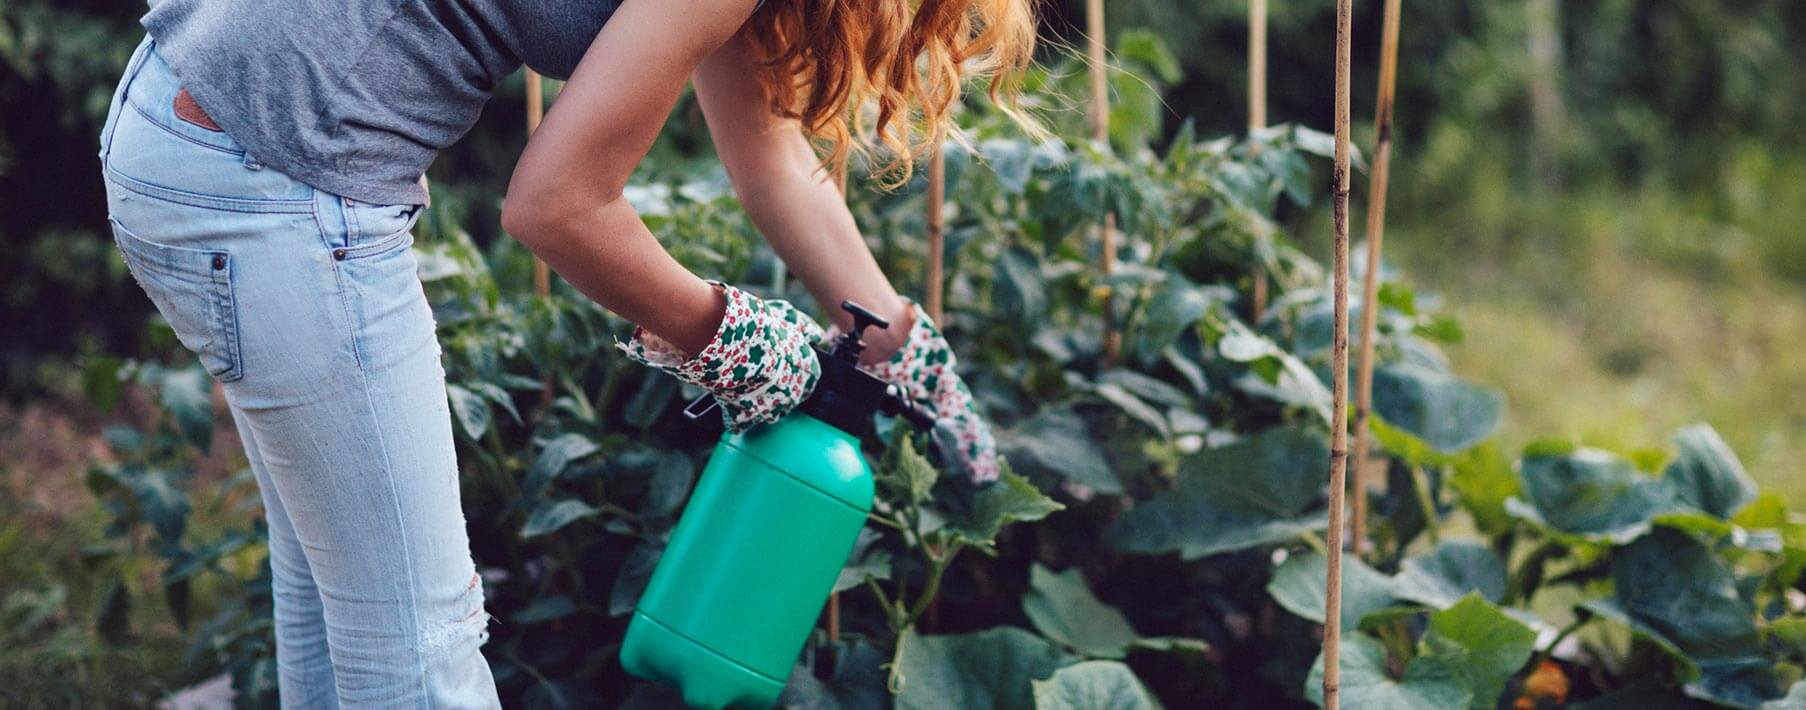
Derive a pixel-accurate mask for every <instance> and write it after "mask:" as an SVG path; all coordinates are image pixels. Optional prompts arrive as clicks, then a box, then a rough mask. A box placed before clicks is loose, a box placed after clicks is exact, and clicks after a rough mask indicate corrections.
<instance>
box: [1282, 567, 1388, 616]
mask: <svg viewBox="0 0 1806 710" xmlns="http://www.w3.org/2000/svg"><path fill="white" fill-rule="evenodd" d="M1328 583H1329V560H1328V559H1326V558H1324V556H1323V555H1322V554H1320V553H1316V552H1312V553H1308V554H1303V555H1293V556H1291V557H1290V558H1288V559H1286V561H1285V562H1282V563H1280V565H1279V568H1278V569H1276V570H1274V571H1273V579H1272V580H1271V581H1269V582H1268V583H1267V593H1268V594H1270V595H1272V596H1273V601H1276V602H1279V605H1280V606H1282V607H1285V609H1286V611H1289V612H1292V613H1293V614H1297V615H1299V616H1301V617H1304V618H1306V619H1309V620H1311V621H1315V622H1317V623H1319V624H1321V623H1323V622H1324V601H1325V597H1326V596H1327V591H1326V589H1325V587H1327V586H1328ZM1389 606H1392V579H1391V578H1390V577H1387V576H1386V575H1384V574H1380V573H1379V572H1377V571H1374V569H1373V568H1372V567H1368V566H1367V563H1365V562H1362V561H1361V560H1360V558H1358V557H1354V556H1352V555H1349V556H1344V557H1343V558H1342V628H1343V629H1354V628H1356V627H1358V626H1360V624H1361V617H1363V616H1366V615H1368V614H1370V613H1372V612H1376V611H1379V610H1381V609H1385V608H1387V607H1389Z"/></svg>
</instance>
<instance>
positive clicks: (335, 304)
mask: <svg viewBox="0 0 1806 710" xmlns="http://www.w3.org/2000/svg"><path fill="white" fill-rule="evenodd" d="M1029 2H1030V0H920V1H919V2H918V1H917V0H762V2H759V0H627V1H626V2H616V1H615V0H590V1H585V0H380V1H377V0H364V1H357V0H312V1H310V2H260V1H258V0H161V1H160V2H156V3H153V7H152V9H151V11H150V13H149V14H148V15H146V16H145V18H144V25H145V27H146V28H147V30H148V31H149V35H150V36H149V38H147V39H146V40H145V42H144V43H143V44H142V45H141V46H140V47H139V48H138V51H137V52H136V53H135V54H134V55H133V57H132V60H131V63H130V65H129V66H128V67H127V69H126V73H125V76H124V79H123V80H122V81H121V82H120V84H119V88H118V91H117V93H116V94H115V96H114V99H113V106H112V112H111V115H110V116H109V118H108V120H107V125H106V128H105V129H104V132H103V134H102V136H101V159H102V165H103V171H104V173H105V177H106V181H107V188H108V208H109V211H110V216H111V218H112V222H113V226H114V231H115V238H116V241H117V242H118V244H119V247H120V250H121V251H122V252H123V253H124V256H125V259H126V263H127V264H128V265H129V266H130V268H131V270H132V273H133V274H134V275H135V276H136V277H137V279H138V280H139V282H140V284H141V285H142V286H143V287H144V289H145V291H146V293H148V294H149V296H150V297H151V300H152V301H153V302H155V304H156V306H157V308H158V310H159V311H161V312H162V314H163V316H164V317H165V319H167V320H168V322H169V324H170V325H171V327H172V328H173V329H174V330H175V332H176V334H177V336H178V337H179V338H180V339H181V341H182V343H183V344H184V345H185V346H187V347H188V348H189V349H191V350H193V351H194V352H195V353H196V355H197V356H199V358H200V360H201V361H202V363H204V364H205V366H206V368H207V370H208V371H209V372H210V373H212V375H213V376H214V377H215V378H217V379H218V380H219V381H220V382H222V383H223V384H224V389H225V393H226V398H227V401H228V403H229V404H230V405H231V410H232V416H233V418H234V420H235V421H236V423H237V426H238V430H239V433H240V434H241V436H242V438H243V439H244V445H245V453H246V455H247V456H248V457H249V460H250V465H251V468H252V470H253V471H254V473H255V474H256V477H257V482H258V485H259V486H260V488H261V490H262V493H263V502H264V506H265V510H266V513H267V516H268V520H269V530H270V560H271V565H272V567H273V570H274V576H275V582H274V584H275V601H276V609H275V615H276V638H277V662H278V668H279V674H280V689H281V695H282V701H283V705H284V706H288V707H310V708H312V707H334V706H338V705H345V706H356V707H374V706H384V707H388V706H410V707H466V706H494V705H496V703H497V701H496V692H495V685H494V682H493V680H492V679H491V677H490V674H489V669H488V665H487V664H486V663H485V662H484V660H483V657H482V655H481V653H480V651H479V647H480V646H481V644H482V643H483V641H484V639H485V638H486V632H485V630H484V628H485V625H486V623H487V619H488V617H487V615H486V614H485V613H484V611H483V591H482V586H481V583H480V579H479V578H478V577H477V575H476V570H475V569H474V566H473V564H472V561H471V558H470V552H469V541H468V538H467V537H466V533H465V529H464V517H463V515H462V513H461V511H460V508H459V499H458V469H457V461H456V460H455V456H454V451H453V447H452V432H451V422H450V416H449V414H448V411H447V405H446V396H445V383H444V373H443V371H442V370H441V369H440V363H439V348H438V345H437V343H436V342H435V340H434V333H433V319H432V313H431V312H430V310H429V309H428V307H427V303H426V300H425V299H424V297H423V295H422V292H421V288H420V283H419V281H418V279H417V278H416V275H415V262H414V259H413V257H412V256H411V254H410V252H409V251H408V246H409V244H410V237H409V230H410V228H411V227H412V226H413V224H414V220H415V218H416V217H417V215H418V212H419V210H420V208H421V206H422V204H423V203H424V202H425V200H426V191H425V189H424V179H423V177H422V175H423V173H424V171H425V170H426V167H427V165H428V164H429V163H430V162H431V161H432V159H433V155H434V153H435V151H437V150H438V149H440V148H443V147H445V146H447V145H449V144H451V143H452V142H454V141H456V140H457V139H458V137H459V136H461V135H463V133H464V132H465V131H466V130H468V129H469V128H470V126H471V124H472V123H473V122H474V121H475V120H476V117H477V114H478V112H479V111H480V110H481V109H482V107H483V104H484V102H485V101H486V100H487V99H488V97H489V95H490V92H491V91H492V90H493V88H494V87H495V86H496V84H497V83H498V82H500V81H501V80H502V79H503V77H505V76H507V75H508V74H509V73H511V72H513V71H515V69H516V68H517V67H518V66H519V65H520V64H521V63H523V62H524V63H526V64H527V65H529V66H532V67H533V68H535V69H537V70H539V71H540V72H542V73H545V74H548V75H551V76H555V77H569V83H568V84H567V85H566V86H565V88H564V90H563V91H562V92H561V93H560V95H559V98H558V101H557V104H556V106H555V107H554V108H553V109H552V110H551V112H550V114H549V115H548V116H547V118H546V120H545V123H544V125H543V126H541V128H540V130H539V131H538V132H537V134H536V135H535V136H534V137H533V139H532V141H531V142H530V143H529V144H528V146H527V149H526V152H525V153H524V154H523V155H522V156H521V159H520V162H519V165H518V167H517V168H516V170H515V174H514V176H513V180H512V182H511V184H510V185H509V189H508V194H507V197H506V200H505V201H504V206H503V210H502V222H503V226H504V227H505V228H506V229H507V231H508V232H509V233H510V234H512V235H514V237H516V238H517V239H519V240H520V241H521V242H522V243H523V244H525V245H526V246H527V247H528V248H529V249H531V250H532V251H533V252H534V253H536V254H538V255H539V256H540V257H542V258H543V259H545V261H546V262H547V263H549V264H550V265H551V266H552V268H553V269H554V270H556V271H557V272H558V273H559V274H560V275H561V276H563V277H564V278H565V279H566V280H568V281H569V282H570V283H571V284H573V285H574V286H576V287H577V288H578V289H579V290H581V291H582V292H583V293H585V294H587V295H588V296H589V297H591V298H593V299H595V300H596V302H597V303H600V304H601V305H603V306H605V307H607V308H609V309H611V310H613V311H614V312H616V313H618V314H620V315H622V316H623V317H625V318H627V319H629V320H631V321H633V322H634V323H636V324H638V325H639V326H640V328H639V329H638V330H637V331H636V332H635V334H634V337H633V339H632V341H631V342H629V343H626V344H624V346H623V349H624V350H625V351H627V353H628V355H629V356H630V357H633V358H635V359H638V360H640V361H642V362H645V363H648V364H651V365H654V366H657V367H660V368H663V369H666V370H668V371H670V372H671V373H673V374H675V375H676V376H678V377H680V378H683V379H685V380H686V381H689V382H692V383H695V384H698V385H701V386H703V387H704V388H706V389H708V390H710V391H712V392H713V393H714V394H715V395H716V397H717V399H718V400H720V401H721V402H722V404H723V405H724V411H725V412H726V413H727V416H728V419H729V424H730V426H733V427H736V428H744V427H748V426H753V425H756V424H757V423H759V422H764V421H770V420H772V419H775V418H777V417H778V416H781V415H782V414H783V413H784V412H786V411H788V410H789V409H790V408H791V407H792V406H794V405H795V404H797V403H799V402H800V401H801V399H802V398H803V397H805V396H806V395H807V394H808V392H809V388H810V387H811V386H813V384H814V381H815V378H816V374H817V372H818V370H817V367H818V366H817V363H816V361H815V359H814V357H813V355H812V353H810V351H809V350H808V343H809V342H810V341H811V339H813V338H815V337H818V336H819V329H818V328H817V327H816V326H815V324H814V323H813V322H811V321H809V320H808V319H807V318H806V317H803V316H801V315H800V314H799V313H798V312H797V311H796V310H795V309H793V308H791V307H790V306H789V305H788V304H785V303H783V302H779V301H762V300H760V299H758V298H756V297H754V296H752V295H750V294H748V293H746V292H744V291H740V290H738V289H735V288H733V287H731V286H727V285H724V284H719V283H711V282H706V281H703V280H702V279H700V278H698V277H696V276H695V275H692V274H691V273H689V272H688V271H686V270H684V269H683V268H682V267H681V266H679V265H678V264H677V262H676V261H674V260H673V259H672V258H671V257H670V256H669V255H668V254H667V253H666V252H665V251H664V249H662V248H661V247H660V246H659V243H658V241H657V240H656V238H655V237H654V235H653V234H651V233H650V232H649V231H648V230H647V228H646V226H645V225H644V224H643V223H642V222H641V221H640V218H639V216H638V215H636V214H635V213H634V210H633V207H632V206H631V205H629V204H628V202H627V201H626V200H625V199H622V188H623V186H624V185H625V184H626V182H627V179H628V176H629V175H630V174H631V173H632V172H633V169H634V167H635V165H636V164H637V163H638V162H639V160H640V159H641V158H642V157H643V156H644V155H645V153H646V151H647V149H648V148H649V147H650V145H651V144H652V142H653V140H654V138H656V137H657V135H658V132H659V128H660V126H662V125H663V123H664V119H665V116H666V114H668V113H669V112H670V110H671V107H672V105H673V103H674V102H675V101H676V100H677V98H678V96H679V94H680V92H681V91H682V90H683V87H684V85H685V84H686V83H691V82H693V83H694V84H695V87H696V93H697V96H698V98H699V100H700V102H701V104H702V108H703V112H704V114H705V116H706V117H707V119H708V124H709V128H710V131H711V133H712V135H713V137H714V140H715V144H716V148H717V149H718V151H719V153H720V155H721V160H722V163H723V164H724V165H725V166H726V169H727V172H728V175H729V176H730V177H731V178H732V180H733V183H734V187H735V189H736V191H737V192H738V193H739V195H740V198H741V200H742V201H743V202H744V203H745V205H746V209H747V211H748V213H749V214H750V215H751V217H752V219H753V221H754V223H756V224H757V225H758V227H759V229H760V231H761V232H763V233H764V235H765V237H766V238H767V239H768V240H769V241H770V242H771V245H772V246H773V248H774V249H775V250H776V251H777V253H778V254H779V255H780V256H782V257H783V259H784V260H785V262H786V263H787V264H788V265H789V267H790V269H791V271H792V272H793V273H795V274H796V275H797V277H798V278H800V279H801V280H802V281H803V282H804V283H805V284H806V285H807V286H808V288H809V290H810V291H811V293H812V294H814V295H815V297H816V298H817V300H819V301H820V302H821V303H822V304H824V309H823V310H824V312H826V313H830V314H832V315H833V316H834V317H835V318H836V319H841V320H843V321H844V319H845V318H846V316H845V315H844V314H842V313H841V312H840V310H839V309H838V308H833V307H831V306H830V305H829V304H837V303H839V302H840V301H841V300H843V299H852V300H855V301H858V302H859V303H862V304H865V305H866V306H868V307H871V308H873V309H874V310H877V311H878V312H880V313H881V314H883V315H886V316H888V317H889V318H890V321H891V323H892V324H893V325H892V326H891V328H890V329H889V330H888V331H885V332H872V333H870V334H869V336H868V339H869V341H870V342H871V344H872V345H873V347H872V348H871V349H869V350H868V351H867V353H868V354H869V355H868V358H869V359H868V361H867V362H866V365H867V366H868V367H870V368H871V369H872V370H873V371H874V372H876V373H878V374H879V375H880V376H881V377H884V378H886V379H889V380H891V381H893V382H895V383H897V384H899V385H901V386H903V387H904V388H905V390H906V391H908V392H909V393H910V394H911V395H912V396H913V397H915V398H916V399H917V400H919V401H920V402H921V403H922V404H925V405H927V406H929V407H930V408H932V409H933V410H934V411H935V412H936V413H937V415H938V416H939V417H940V418H941V420H942V422H943V424H944V426H945V428H947V429H949V430H951V431H952V432H953V433H954V435H955V436H956V438H957V440H958V441H959V442H960V445H959V446H958V447H957V448H958V451H957V452H956V455H955V458H957V459H958V460H960V461H962V462H964V464H965V465H966V466H967V467H968V469H969V471H970V472H971V474H972V475H974V476H975V477H979V478H984V477H988V476H992V475H995V466H996V463H995V454H994V453H993V452H992V447H991V441H990V435H989V434H988V432H987V431H986V430H985V427H984V424H983V423H982V422H981V421H980V420H979V418H978V415H977V412H976V410H975V409H974V408H973V406H972V402H971V396H970V395H969V393H967V391H966V388H965V386H964V385H963V384H962V383H961V382H960V381H959V378H958V376H957V375H956V374H954V372H953V357H952V354H951V353H949V352H948V351H947V345H946V341H945V340H943V339H942V338H941V337H940V336H939V335H938V333H937V332H936V331H935V329H934V326H933V324H931V323H930V322H929V321H928V319H927V318H925V317H924V316H923V315H922V314H921V313H920V312H919V311H917V310H915V309H914V307H913V306H912V305H910V304H909V303H908V302H907V301H906V300H904V299H902V298H901V297H899V296H898V295H897V293H896V291H895V290H894V289H893V288H892V287H891V285H890V283H889V282H888V281H887V280H886V279H885V277H884V275H883V274H882V273H880V272H879V269H878V266H877V264H876V262H875V261H874V260H873V259H872V257H871V255H870V253H869V252H868V251H867V250H866V248H865V246H864V243H863V241H862V240H861V238H860V235H859V232H858V229H857V227H856V226H855V224H854V222H853V218H852V216H851V215H850V214H849V213H848V212H847V210H846V208H845V206H844V204H843V202H842V200H841V197H840V195H839V194H838V193H837V191H836V189H835V187H834V186H833V185H831V184H829V183H828V182H827V179H826V175H825V172H824V171H823V170H822V169H821V165H822V162H821V160H820V159H819V158H818V156H817V154H816V152H815V150H814V147H813V146H812V142H811V141H812V139H813V140H815V141H816V142H818V143H823V144H826V145H828V146H830V147H831V148H832V149H833V151H834V152H835V154H839V153H840V152H842V151H845V150H847V149H848V147H849V146H850V145H855V144H856V145H860V146H873V147H874V148H875V149H876V151H877V152H878V154H880V155H884V156H889V158H890V159H892V160H893V161H895V162H893V163H892V167H893V168H895V169H898V170H907V161H908V160H909V159H910V158H911V157H912V153H913V152H915V151H917V150H919V149H920V148H921V147H922V145H923V143H924V141H925V138H924V137H926V136H931V135H934V132H935V130H936V129H937V128H938V127H939V124H941V123H943V122H945V121H946V119H947V110H948V107H949V105H950V103H951V102H952V101H954V100H955V99H956V98H957V96H958V94H959V88H960V82H961V80H962V78H963V77H965V76H969V75H971V74H973V73H981V72H982V73H991V74H992V75H993V81H994V83H993V87H996V86H997V85H998V84H996V83H995V81H996V80H997V79H999V78H1007V77H1008V76H1009V75H1011V74H1013V73H1014V72H1016V71H1018V70H1020V69H1021V68H1022V67H1023V66H1024V65H1025V64H1026V62H1027V61H1028V57H1029V54H1030V50H1031V44H1032V42H1033V32H1034V28H1033V19H1032V17H1031V11H1030V8H1029V6H1028V3H1029ZM756 3H759V4H756ZM874 104H875V105H876V106H877V108H878V112H877V114H876V120H875V121H872V122H870V127H871V131H870V132H869V134H862V132H861V131H857V130H850V129H849V117H851V116H853V115H855V113H856V111H857V110H858V109H859V108H860V107H861V106H868V105H874ZM853 125H858V124H857V122H855V123H854V124H853ZM840 325H842V326H843V327H844V326H845V325H846V322H841V323H840ZM597 356H598V357H604V356H606V355H605V354H603V353H598V354H597Z"/></svg>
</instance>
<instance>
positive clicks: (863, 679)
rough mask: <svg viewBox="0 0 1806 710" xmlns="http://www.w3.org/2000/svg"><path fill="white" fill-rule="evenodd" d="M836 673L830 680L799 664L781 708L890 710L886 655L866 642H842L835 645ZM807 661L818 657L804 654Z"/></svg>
mask: <svg viewBox="0 0 1806 710" xmlns="http://www.w3.org/2000/svg"><path fill="white" fill-rule="evenodd" d="M835 648H836V649H837V650H838V651H839V653H838V654H837V655H836V657H835V659H834V672H833V674H832V675H831V676H830V677H829V678H828V679H827V680H825V681H824V680H821V679H819V678H816V677H815V672H814V671H813V670H811V669H810V668H808V667H807V666H803V665H801V664H799V665H798V666H797V668H796V669H795V670H793V671H791V672H790V682H789V684H788V685H786V686H785V687H784V695H783V697H782V698H780V699H779V700H778V707H781V708H796V709H797V710H876V709H881V708H886V707H889V706H890V691H888V690H885V688H884V683H885V665H886V664H887V663H889V662H890V659H889V658H887V657H886V656H885V654H884V652H883V651H881V650H879V649H878V648H877V647H876V646H873V645H872V644H870V643H868V642H865V641H863V640H853V641H843V642H841V643H839V644H836V645H835ZM803 655H804V657H805V661H808V660H813V659H814V657H815V654H813V653H805V654H803Z"/></svg>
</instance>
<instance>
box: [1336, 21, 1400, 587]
mask: <svg viewBox="0 0 1806 710" xmlns="http://www.w3.org/2000/svg"><path fill="white" fill-rule="evenodd" d="M1398 15H1399V0H1386V9H1385V11H1384V15H1383V16H1382V19H1381V21H1380V22H1381V30H1380V93H1379V101H1378V106H1377V107H1376V108H1375V110H1374V114H1373V128H1374V133H1375V134H1376V135H1377V136H1378V138H1377V139H1376V146H1375V148H1374V153H1373V180H1372V182H1371V183H1370V187H1371V192H1369V193H1367V273H1365V274H1363V275H1362V277H1361V286H1362V288H1361V359H1360V361H1359V363H1358V364H1357V365H1356V366H1355V371H1356V372H1357V373H1358V374H1357V375H1356V377H1355V414H1354V460H1353V462H1352V463H1350V464H1349V465H1350V466H1352V467H1353V469H1352V471H1351V472H1350V481H1349V484H1348V487H1349V489H1350V490H1352V491H1354V530H1353V531H1352V532H1351V533H1350V536H1351V537H1353V538H1354V539H1353V540H1352V541H1351V542H1352V543H1353V545H1354V552H1355V554H1357V555H1359V554H1361V553H1362V552H1363V551H1365V550H1366V548H1367V485H1368V484H1367V473H1368V470H1367V469H1368V463H1369V462H1368V460H1367V454H1368V446H1369V444H1370V443H1371V442H1370V441H1369V439H1370V438H1371V437H1370V436H1369V435H1368V431H1367V418H1368V417H1369V416H1371V415H1372V412H1373V349H1374V337H1375V332H1376V331H1377V330H1378V326H1379V314H1380V307H1379V300H1380V244H1381V242H1382V240H1384V239H1385V236H1386V184H1387V180H1388V178H1389V177H1390V175H1391V164H1392V106H1393V101H1394V100H1395V99H1396V95H1395V94H1394V91H1393V87H1394V85H1396V84H1397V80H1398Z"/></svg>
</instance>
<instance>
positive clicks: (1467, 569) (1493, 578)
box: [1392, 540, 1506, 609]
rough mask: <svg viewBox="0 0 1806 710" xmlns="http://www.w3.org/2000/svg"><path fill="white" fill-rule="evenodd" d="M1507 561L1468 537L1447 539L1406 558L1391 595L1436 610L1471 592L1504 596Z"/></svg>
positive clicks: (1492, 597)
mask: <svg viewBox="0 0 1806 710" xmlns="http://www.w3.org/2000/svg"><path fill="white" fill-rule="evenodd" d="M1505 582H1506V579H1505V563H1504V562H1501V561H1500V560H1499V556H1498V555H1496V554H1494V553H1493V551H1492V549H1491V548H1489V547H1487V546H1485V545H1483V544H1480V543H1477V542H1469V541H1466V540H1447V541H1444V542H1442V543H1440V544H1438V545H1437V546H1436V547H1435V548H1433V549H1431V550H1430V551H1429V552H1425V553H1423V554H1421V555H1417V556H1415V557H1411V558H1409V559H1406V560H1405V562H1404V564H1403V565H1402V566H1401V567H1400V569H1399V572H1398V575H1397V576H1395V577H1393V579H1392V594H1393V596H1396V597H1398V598H1400V599H1404V600H1406V601H1413V602H1417V603H1419V604H1423V605H1425V606H1430V607H1435V608H1437V609H1446V608H1448V607H1449V605H1451V604H1454V603H1455V602H1456V601H1457V600H1459V599H1461V598H1462V597H1465V596H1467V595H1468V593H1470V592H1479V593H1480V596H1482V597H1484V598H1485V599H1486V600H1487V601H1490V602H1497V601H1499V599H1500V598H1501V597H1503V596H1505Z"/></svg>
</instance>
